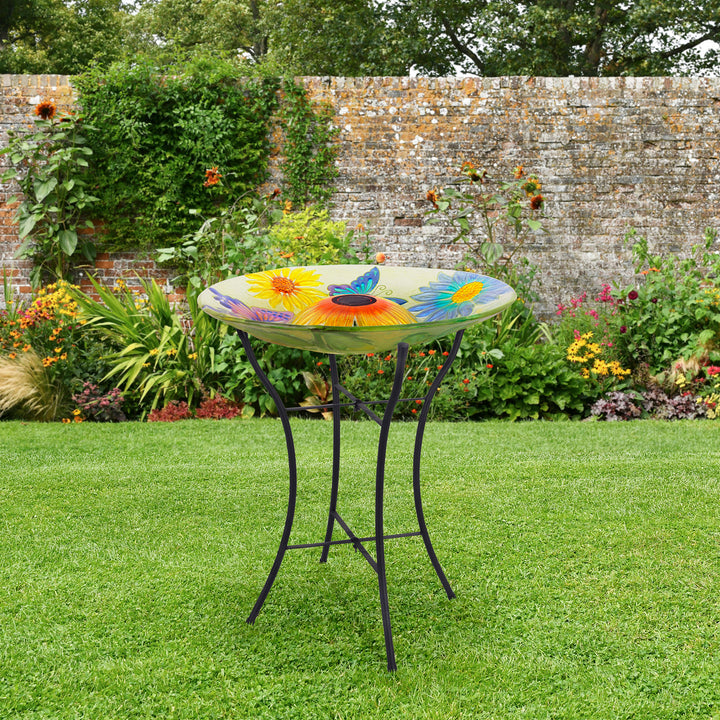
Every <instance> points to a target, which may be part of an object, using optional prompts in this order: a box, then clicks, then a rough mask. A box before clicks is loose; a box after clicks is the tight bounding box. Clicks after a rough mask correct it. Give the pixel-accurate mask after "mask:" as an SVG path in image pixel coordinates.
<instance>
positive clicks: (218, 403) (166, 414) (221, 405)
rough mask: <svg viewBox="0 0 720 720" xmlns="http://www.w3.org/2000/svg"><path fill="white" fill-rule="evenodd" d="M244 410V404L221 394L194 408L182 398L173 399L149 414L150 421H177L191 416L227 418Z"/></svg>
mask: <svg viewBox="0 0 720 720" xmlns="http://www.w3.org/2000/svg"><path fill="white" fill-rule="evenodd" d="M241 412H242V406H241V405H239V404H238V403H235V402H232V401H231V400H228V399H226V398H224V397H221V396H220V395H216V396H215V397H214V398H209V397H206V398H203V401H202V402H201V403H200V406H199V407H198V408H197V409H196V410H193V409H192V408H190V407H189V406H188V404H187V403H186V402H185V401H184V400H182V401H178V400H171V401H170V402H169V403H168V404H167V405H165V407H163V408H162V409H159V408H155V409H154V410H151V411H150V413H149V415H148V422H176V421H177V420H190V419H191V418H198V419H205V420H225V419H228V420H229V419H232V418H234V417H237V416H238V415H240V413H241Z"/></svg>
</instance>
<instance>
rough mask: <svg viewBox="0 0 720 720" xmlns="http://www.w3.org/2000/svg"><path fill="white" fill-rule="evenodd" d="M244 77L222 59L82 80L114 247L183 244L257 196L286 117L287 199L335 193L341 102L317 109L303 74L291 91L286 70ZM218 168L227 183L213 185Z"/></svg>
mask: <svg viewBox="0 0 720 720" xmlns="http://www.w3.org/2000/svg"><path fill="white" fill-rule="evenodd" d="M241 75H242V68H240V67H239V66H238V65H237V64H235V63H232V62H228V61H223V60H218V59H215V58H212V59H200V60H193V61H191V62H190V63H188V64H185V65H183V66H178V67H174V68H172V72H171V74H170V73H166V74H162V75H160V74H159V73H158V70H157V69H156V68H155V67H153V66H152V65H149V64H147V63H143V62H136V63H132V64H129V63H122V64H117V65H114V66H112V67H111V68H110V69H106V70H92V71H90V72H88V73H86V74H85V75H82V76H80V77H79V78H77V80H76V82H75V85H76V87H77V88H78V90H79V101H80V105H81V107H82V111H83V115H84V117H85V119H86V122H87V124H88V131H87V136H88V142H89V144H90V146H91V147H92V150H93V153H94V155H93V166H92V169H91V179H90V183H91V187H92V188H93V192H94V194H95V195H96V196H98V197H99V198H100V202H99V204H98V210H97V215H98V217H99V219H100V220H101V221H102V222H103V225H104V231H105V235H104V238H103V239H104V241H105V244H106V245H107V246H108V247H110V248H114V249H125V248H128V247H151V246H155V247H157V246H159V245H175V244H177V243H179V242H180V240H181V239H182V238H183V236H187V235H188V234H189V233H191V232H193V231H194V230H196V229H197V225H198V222H199V221H198V218H199V217H200V216H203V215H205V216H207V215H212V214H214V213H217V212H218V209H221V208H222V207H224V206H227V205H229V204H231V203H232V202H234V201H235V200H236V199H237V198H238V197H240V196H242V195H248V196H250V195H252V193H253V192H255V191H256V190H257V188H258V187H259V186H260V185H262V183H263V182H264V181H266V180H267V178H268V162H269V157H270V153H271V150H272V147H271V134H272V133H271V131H272V127H273V125H274V123H275V122H277V121H278V120H279V122H280V123H281V126H282V128H283V131H284V133H283V134H284V136H285V144H284V148H283V155H284V157H285V161H284V165H283V168H282V169H283V172H284V179H283V191H284V193H285V196H286V197H287V199H288V200H291V201H292V202H293V204H294V205H297V204H304V203H306V202H317V201H322V200H324V199H327V198H328V197H329V195H330V194H331V192H332V188H331V186H330V184H331V182H332V179H333V178H334V174H335V168H334V159H335V155H336V150H335V147H334V145H333V144H332V136H333V130H332V126H331V122H332V112H331V110H329V109H328V108H325V107H323V108H320V109H319V110H317V111H316V110H315V109H314V108H313V107H312V105H311V103H310V101H309V100H308V98H307V96H306V92H305V89H304V87H302V85H296V84H295V83H294V82H293V81H292V80H288V81H285V83H284V92H281V91H280V90H281V87H283V84H282V83H281V81H280V80H279V79H277V78H244V77H242V76H241ZM208 171H210V172H211V174H210V175H208ZM218 176H222V178H223V182H222V183H221V184H220V183H218V184H215V183H214V182H213V181H212V180H213V178H216V177H218ZM208 179H209V180H210V182H208ZM191 211H192V212H191Z"/></svg>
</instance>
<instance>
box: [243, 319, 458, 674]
mask: <svg viewBox="0 0 720 720" xmlns="http://www.w3.org/2000/svg"><path fill="white" fill-rule="evenodd" d="M463 333H464V330H460V331H459V332H458V333H457V334H456V335H455V341H454V342H453V346H452V349H451V350H450V353H449V354H448V355H447V357H446V358H445V362H444V363H443V365H442V368H441V369H440V370H439V372H438V374H437V377H436V378H435V380H434V382H433V383H432V385H431V386H430V389H429V390H428V392H427V394H426V395H425V397H424V398H404V399H401V398H400V392H401V390H402V384H403V378H404V374H405V365H406V362H407V356H408V351H409V347H408V345H407V343H400V344H399V345H398V350H397V364H396V366H395V376H394V379H393V384H392V390H391V391H390V397H389V398H388V399H387V400H372V401H369V402H363V401H362V400H358V398H356V397H355V396H354V395H353V394H352V393H350V392H348V390H346V389H345V388H344V387H343V386H342V385H341V384H340V379H339V376H338V367H337V360H336V358H335V355H330V356H329V358H330V374H331V379H332V392H333V394H332V402H331V403H328V404H326V405H315V406H312V408H314V409H320V408H326V409H332V411H333V461H332V485H331V489H330V509H329V512H328V521H327V529H326V531H325V540H324V541H323V542H321V543H305V544H302V545H290V544H289V540H290V531H291V529H292V524H293V517H294V515H295V502H296V498H297V465H296V459H295V444H294V442H293V435H292V430H291V429H290V420H289V417H288V413H289V412H293V411H298V410H307V409H308V407H297V408H286V407H285V405H284V403H283V401H282V399H281V398H280V395H279V394H278V392H277V390H276V389H275V388H274V387H273V385H272V383H271V382H270V380H269V379H268V377H267V375H266V374H265V373H264V372H263V370H262V368H261V367H260V364H259V363H258V360H257V358H256V357H255V353H254V352H253V349H252V346H251V345H250V338H249V337H248V335H247V333H245V332H244V331H242V330H238V334H239V335H240V340H241V341H242V344H243V347H244V348H245V352H246V354H247V357H248V360H249V361H250V364H251V365H252V367H253V369H254V370H255V372H256V374H257V376H258V379H259V380H260V382H261V383H262V384H263V386H264V387H265V389H266V390H267V391H268V393H269V394H270V396H271V397H272V399H273V401H274V402H275V405H276V406H277V410H278V415H279V416H280V420H281V422H282V425H283V429H284V431H285V443H286V445H287V453H288V465H289V475H290V491H289V498H288V509H287V515H286V518H285V528H284V529H283V534H282V538H281V539H280V547H279V548H278V551H277V555H276V556H275V562H274V563H273V565H272V568H271V569H270V574H269V575H268V578H267V580H266V581H265V585H264V586H263V589H262V591H261V592H260V596H259V597H258V599H257V601H256V602H255V606H254V607H253V609H252V611H251V613H250V615H249V617H248V619H247V622H248V623H254V622H255V619H256V618H257V616H258V613H259V612H260V610H261V609H262V606H263V604H264V602H265V599H266V598H267V596H268V593H269V592H270V588H271V587H272V585H273V582H274V581H275V577H276V576H277V574H278V571H279V569H280V565H281V563H282V561H283V557H284V556H285V552H286V551H287V550H296V549H300V548H311V547H321V548H322V553H321V555H320V562H323V563H324V562H327V558H328V553H329V551H330V546H331V545H343V544H350V543H351V544H352V545H353V547H354V548H355V549H356V550H358V551H359V552H360V553H361V554H362V556H363V557H364V558H365V559H366V560H367V561H368V563H369V564H370V567H372V569H373V570H375V572H376V574H377V576H378V588H379V591H380V609H381V612H382V621H383V632H384V635H385V653H386V655H387V666H388V670H390V671H393V670H396V669H397V665H396V663H395V648H394V645H393V638H392V629H391V625H390V609H389V605H388V591H387V577H386V573H385V540H391V539H393V538H400V537H413V536H415V535H421V536H422V539H423V542H424V543H425V549H426V550H427V554H428V557H429V558H430V562H431V563H432V565H433V568H435V572H436V573H437V576H438V578H439V580H440V582H441V583H442V586H443V588H444V589H445V592H446V593H447V596H448V597H449V598H454V597H455V593H454V592H453V590H452V588H451V587H450V583H449V582H448V579H447V577H445V573H444V572H443V569H442V566H441V565H440V561H439V560H438V558H437V555H436V554H435V550H434V549H433V546H432V542H431V541H430V534H429V533H428V529H427V525H426V523H425V514H424V512H423V507H422V496H421V493H420V455H421V452H422V442H423V435H424V433H425V424H426V422H427V416H428V411H429V409H430V403H431V402H432V399H433V397H434V396H435V393H436V392H437V389H438V388H439V387H440V383H441V382H442V380H443V378H444V377H445V375H446V374H447V372H448V370H449V369H450V366H451V365H452V363H453V360H454V359H455V356H456V355H457V352H458V350H459V349H460V343H461V341H462V336H463ZM343 395H344V396H345V397H346V398H348V400H349V401H350V402H340V397H341V396H343ZM411 400H423V401H424V402H423V404H422V410H421V411H420V416H419V418H418V425H417V432H416V434H415V450H414V453H413V497H414V499H415V512H416V515H417V520H418V526H419V528H420V529H419V530H418V531H416V532H408V533H399V534H395V535H385V533H384V526H383V492H384V485H385V454H386V450H387V441H388V435H389V433H390V423H391V421H392V416H393V411H394V410H395V407H396V405H397V404H398V403H399V402H407V401H411ZM382 404H384V405H385V412H384V413H383V415H382V417H379V416H378V415H377V414H376V413H375V412H373V410H372V408H371V407H370V406H371V405H382ZM343 407H352V408H353V409H355V410H362V411H364V412H365V413H366V414H367V415H368V417H370V418H371V419H372V420H374V421H375V422H376V423H377V424H378V425H380V438H379V440H378V452H377V466H376V473H375V534H374V535H372V536H370V537H358V536H357V535H356V534H355V533H354V532H353V531H352V530H351V529H350V528H349V527H348V525H347V523H346V522H345V521H344V520H343V519H342V517H341V516H340V514H339V513H338V511H337V499H338V487H339V480H340V410H341V408H343ZM336 522H337V524H338V525H340V527H341V528H342V529H343V530H344V531H345V533H346V534H347V536H348V538H347V539H343V540H333V539H332V536H333V529H334V527H335V523H336ZM365 542H374V543H375V551H376V553H375V554H376V557H375V558H373V556H372V555H371V554H370V553H369V552H368V550H367V549H366V548H365V546H364V545H363V543H365Z"/></svg>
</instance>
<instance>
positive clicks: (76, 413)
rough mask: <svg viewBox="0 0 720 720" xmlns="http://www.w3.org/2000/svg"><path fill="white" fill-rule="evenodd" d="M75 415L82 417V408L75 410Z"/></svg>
mask: <svg viewBox="0 0 720 720" xmlns="http://www.w3.org/2000/svg"><path fill="white" fill-rule="evenodd" d="M73 415H75V416H77V415H82V410H80V408H75V409H74V410H73Z"/></svg>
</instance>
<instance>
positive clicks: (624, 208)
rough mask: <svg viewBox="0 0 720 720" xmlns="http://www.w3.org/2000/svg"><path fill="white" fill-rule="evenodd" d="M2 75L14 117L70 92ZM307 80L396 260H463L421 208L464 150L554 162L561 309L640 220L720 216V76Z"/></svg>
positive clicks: (487, 163)
mask: <svg viewBox="0 0 720 720" xmlns="http://www.w3.org/2000/svg"><path fill="white" fill-rule="evenodd" d="M0 77H2V80H1V82H2V84H1V86H0V87H2V97H1V98H0V103H2V106H1V108H0V133H2V132H4V131H5V130H6V129H7V127H8V126H12V125H18V124H22V123H23V122H29V119H30V113H31V112H32V109H33V106H34V103H35V102H36V101H37V99H38V98H40V97H42V98H46V97H51V98H54V99H56V101H60V100H62V101H64V102H69V101H70V99H71V91H70V90H69V88H68V85H67V78H61V77H44V76H43V77H25V76H23V77H17V76H0ZM304 81H305V83H306V86H307V87H308V89H309V90H310V93H311V95H312V96H313V97H315V98H317V99H318V100H324V101H327V102H329V103H331V104H332V106H333V107H334V109H335V113H336V121H337V123H338V126H339V128H340V131H341V134H340V148H341V151H340V155H339V158H338V169H339V171H340V175H339V178H338V180H337V183H336V187H337V192H336V193H335V195H334V198H333V215H334V217H335V218H336V219H342V220H345V221H347V222H348V224H349V225H350V226H355V225H356V224H357V223H362V224H363V225H364V226H365V227H366V228H368V229H369V230H370V231H371V234H372V236H373V238H374V239H375V244H376V245H377V249H382V250H383V251H384V252H385V253H386V255H388V261H389V262H391V263H394V264H404V265H412V264H418V265H440V266H448V267H451V266H452V265H453V264H454V263H455V262H457V260H458V259H459V252H458V249H457V248H455V247H453V246H450V245H448V244H447V243H446V241H447V239H448V235H447V233H446V232H445V231H444V230H443V228H441V227H438V226H428V225H426V224H424V220H423V213H424V211H425V210H426V209H427V203H426V201H425V193H426V192H427V190H428V189H431V188H434V187H437V188H442V187H444V186H446V185H447V184H449V183H453V182H457V180H458V172H457V171H458V168H459V166H460V165H461V163H462V162H463V161H465V160H470V161H472V162H474V163H475V164H476V165H477V166H479V167H487V168H488V169H489V170H490V171H491V172H492V173H507V172H509V171H510V170H511V169H512V168H513V167H514V166H515V165H523V166H525V168H526V169H527V170H528V171H531V172H535V173H537V174H538V175H540V177H541V179H542V181H543V195H544V196H545V197H546V199H547V205H546V212H547V215H548V218H547V223H546V224H547V227H548V230H549V232H548V233H547V234H542V235H537V236H534V237H533V240H532V242H531V243H530V245H529V246H528V247H527V254H528V256H529V257H530V258H531V260H533V262H535V263H537V264H538V265H539V267H540V271H541V272H540V275H541V278H542V282H543V285H542V288H541V294H542V301H541V309H542V310H543V311H545V312H547V313H549V312H551V311H552V308H553V307H554V304H555V303H556V302H558V301H560V300H562V299H567V298H568V297H569V296H570V295H573V294H579V293H581V292H583V291H585V290H588V291H592V290H594V289H597V288H599V286H600V285H601V284H602V283H603V282H606V281H607V282H610V281H613V280H627V279H629V278H630V277H632V269H631V264H630V262H629V256H628V251H627V249H626V248H625V247H624V246H623V243H622V237H623V235H624V233H625V231H626V229H627V228H629V227H630V226H634V227H636V228H637V229H638V231H639V232H641V233H643V234H645V235H646V236H647V237H648V239H649V240H650V244H651V247H652V248H654V249H657V250H660V251H667V252H677V253H685V252H687V251H688V250H689V249H690V247H691V246H692V245H693V244H694V243H697V242H699V241H700V239H701V238H702V234H703V230H704V228H705V227H706V226H715V227H720V207H719V205H718V188H720V161H719V155H720V113H719V112H718V110H720V79H718V78H528V77H510V78H442V79H426V78H412V79H411V78H352V79H349V78H306V79H305V80H304ZM3 141H4V136H3V135H0V143H2V142H3ZM6 197H7V189H6V188H0V200H1V201H4V200H5V199H6ZM0 213H2V215H1V216H0V223H1V224H0V264H2V263H5V264H6V265H9V266H11V267H12V268H13V272H15V273H16V275H17V278H16V284H17V285H18V286H22V285H23V284H26V281H25V280H24V276H25V275H26V272H27V269H26V267H24V266H22V265H21V264H19V263H17V261H12V260H9V258H10V256H11V255H12V252H13V251H14V247H16V239H14V235H13V232H14V230H13V227H12V225H11V224H10V221H9V217H8V210H7V208H6V207H5V205H3V206H2V207H1V208H0ZM101 262H102V263H105V264H106V266H105V267H102V268H101V270H102V277H103V278H104V279H106V280H112V278H113V277H114V276H116V275H117V274H118V273H125V274H126V275H127V274H131V273H132V272H133V269H134V268H135V267H136V264H135V263H136V261H135V260H134V258H133V257H132V256H131V255H128V254H123V255H121V256H107V255H106V256H102V258H101ZM138 262H141V263H144V264H145V265H147V263H148V262H149V261H147V259H144V260H140V261H138ZM140 267H141V270H142V271H143V272H144V273H155V272H156V270H155V269H154V268H153V267H152V266H140Z"/></svg>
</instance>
